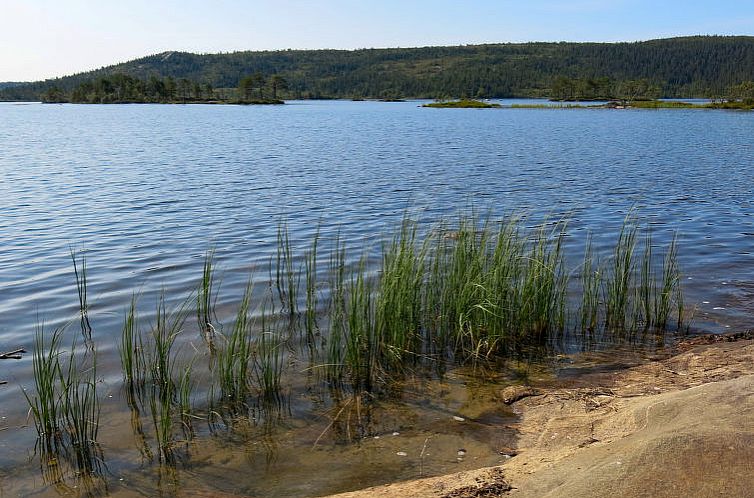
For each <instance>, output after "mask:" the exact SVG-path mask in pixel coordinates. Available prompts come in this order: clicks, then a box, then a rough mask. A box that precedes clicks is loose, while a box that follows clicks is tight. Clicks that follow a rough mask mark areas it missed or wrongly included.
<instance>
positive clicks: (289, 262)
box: [275, 223, 300, 320]
mask: <svg viewBox="0 0 754 498" xmlns="http://www.w3.org/2000/svg"><path fill="white" fill-rule="evenodd" d="M276 262H277V265H276V267H275V269H276V272H275V276H276V279H275V281H276V285H277V290H278V296H279V298H280V304H281V306H282V307H283V309H285V310H287V312H288V314H289V316H290V318H291V320H293V319H294V317H295V316H296V314H297V310H298V289H299V283H300V276H299V273H298V272H297V271H296V269H295V268H294V260H293V254H292V251H291V241H290V236H289V233H288V224H287V223H281V224H279V225H278V232H277V257H276Z"/></svg>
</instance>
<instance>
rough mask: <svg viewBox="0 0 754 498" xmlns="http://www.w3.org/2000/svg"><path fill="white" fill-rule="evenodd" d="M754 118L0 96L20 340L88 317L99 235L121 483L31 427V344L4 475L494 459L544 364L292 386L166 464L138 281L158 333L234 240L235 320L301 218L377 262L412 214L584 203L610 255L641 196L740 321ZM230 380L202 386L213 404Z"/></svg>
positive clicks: (96, 310)
mask: <svg viewBox="0 0 754 498" xmlns="http://www.w3.org/2000/svg"><path fill="white" fill-rule="evenodd" d="M753 128H754V115H752V114H751V113H738V112H695V111H683V110H669V111H640V110H632V111H627V112H610V111H595V110H583V111H581V110H573V111H568V112H555V111H553V112H538V111H537V110H499V111H495V112H477V111H474V110H451V111H449V112H445V111H438V110H434V109H421V108H418V107H417V103H412V102H408V103H399V104H391V105H384V104H380V103H371V102H294V103H291V104H290V105H287V106H280V107H274V108H261V107H260V108H254V107H234V106H149V105H143V106H72V105H64V106H57V105H55V106H53V105H47V106H42V105H29V106H5V105H2V106H0V198H1V199H2V207H1V208H0V247H1V248H2V249H1V250H0V296H2V297H0V350H11V349H15V348H16V347H25V348H26V349H28V350H31V347H32V345H33V337H34V328H35V325H36V323H37V322H38V321H41V320H44V321H45V322H46V323H47V326H48V327H49V328H54V327H56V326H60V325H62V324H63V323H65V322H67V321H73V324H74V326H76V323H77V320H78V317H77V314H76V313H77V293H76V286H75V277H74V275H73V271H72V267H71V264H70V254H69V249H70V248H71V247H73V248H74V249H76V250H83V251H85V253H86V255H87V266H88V273H89V275H88V276H89V301H90V307H91V313H90V319H91V326H92V329H93V339H94V340H95V341H96V343H97V347H98V365H99V366H98V375H99V376H100V377H101V381H102V383H101V386H100V387H99V388H98V389H99V391H100V393H101V394H102V405H103V406H102V417H101V425H102V427H101V429H100V438H101V439H102V447H103V448H104V458H105V460H104V468H103V470H102V471H101V473H100V474H101V475H102V476H104V477H103V478H102V482H99V481H97V482H93V483H86V482H80V480H77V479H76V476H75V473H74V472H72V471H70V469H67V468H66V467H65V462H58V461H56V460H55V459H52V461H51V460H50V459H49V458H48V459H45V458H40V455H35V454H34V449H33V448H34V438H35V435H34V434H33V428H31V429H30V428H28V427H26V428H24V429H17V427H19V426H23V425H25V424H26V411H27V406H26V405H25V400H24V399H23V396H22V394H21V392H20V390H19V389H18V388H16V386H18V385H21V386H23V387H26V388H30V387H31V383H30V379H31V360H30V356H29V355H26V357H25V358H24V359H22V360H20V361H15V360H14V361H12V362H11V360H3V361H2V363H0V369H1V370H0V380H7V381H10V384H8V385H5V386H0V417H2V419H0V420H1V422H0V429H4V428H6V427H8V429H6V430H2V431H1V432H0V448H1V450H0V469H2V470H0V476H2V481H3V484H1V485H0V487H1V489H0V491H2V492H7V493H8V494H11V495H16V494H31V493H33V492H35V491H37V490H43V493H46V494H50V495H56V494H57V492H58V491H60V490H64V489H65V487H69V488H74V487H76V489H85V488H86V487H87V486H90V487H91V491H89V492H87V493H90V494H98V493H102V492H107V493H112V494H116V495H117V494H128V492H133V491H135V492H140V493H142V494H146V495H152V494H154V493H155V492H156V490H159V492H160V493H161V494H163V495H171V494H173V493H175V491H176V490H177V489H189V488H190V489H198V490H200V491H201V490H203V489H206V490H208V492H209V490H221V491H225V492H227V493H233V494H251V495H260V494H265V495H287V494H293V495H316V494H321V493H326V492H334V491H341V490H347V489H354V488H357V487H362V486H367V485H372V484H376V483H379V482H385V481H387V480H395V479H403V478H412V477H417V476H419V475H431V474H437V473H441V472H450V471H453V470H462V469H464V468H471V467H478V466H481V465H491V464H494V463H497V462H498V461H500V460H501V459H502V458H503V457H502V456H501V455H500V454H499V449H500V448H501V447H507V446H509V445H510V444H512V442H511V441H512V437H513V436H512V433H510V432H508V431H506V430H501V429H500V426H505V425H506V424H508V423H509V422H510V421H512V418H511V417H512V414H510V413H509V412H507V411H506V409H505V408H504V407H503V406H502V404H501V403H500V402H499V400H498V399H497V396H496V393H497V391H498V390H499V386H500V385H504V384H505V383H507V382H511V381H515V380H516V379H517V378H520V376H521V375H529V376H530V377H531V378H532V379H535V380H536V379H539V380H542V379H543V378H545V377H547V375H549V374H547V373H546V372H539V371H537V369H536V368H534V367H530V370H526V368H523V369H521V370H517V371H511V370H510V369H509V368H508V367H506V368H505V369H504V371H505V375H503V376H502V377H500V378H493V379H492V380H491V381H489V382H484V383H481V384H479V383H478V381H477V380H478V377H477V376H468V375H466V374H467V372H459V371H451V372H450V373H449V375H448V376H447V377H445V378H443V379H442V380H440V379H438V378H436V377H434V376H432V375H428V376H425V377H422V376H419V377H417V378H411V379H408V380H407V382H408V383H407V384H406V385H404V386H403V388H402V389H401V390H399V392H398V393H397V397H395V398H386V399H379V400H369V399H365V400H361V399H360V400H358V402H357V401H356V400H353V399H351V398H348V397H344V398H343V399H341V400H336V399H334V398H333V396H332V395H331V394H330V393H323V392H320V391H319V390H318V389H315V388H311V387H307V386H306V385H301V386H298V385H292V386H289V388H288V391H287V392H286V395H285V399H284V400H282V403H281V404H280V405H279V406H278V407H277V411H275V410H270V408H269V407H267V408H265V407H262V406H256V407H252V408H251V410H250V412H249V413H247V414H246V415H248V416H247V417H246V418H245V419H242V418H239V417H229V416H228V414H222V413H218V414H217V415H216V416H213V417H210V418H209V419H208V418H207V417H205V418H203V419H193V418H189V419H187V420H186V423H185V424H184V425H177V426H176V427H177V428H178V430H176V431H175V432H173V433H172V434H171V438H172V440H173V441H174V443H175V444H174V446H173V447H174V449H175V452H176V454H175V457H176V463H175V465H166V464H160V462H159V460H160V458H159V456H158V455H159V448H156V447H155V438H156V436H155V429H154V422H153V416H152V414H151V411H150V410H151V408H150V406H149V403H148V402H147V404H146V406H145V405H144V404H143V402H140V403H141V404H140V403H137V402H135V401H134V400H133V399H132V400H130V401H131V403H129V400H128V399H127V394H126V393H125V391H124V390H123V388H122V380H121V373H120V368H119V359H118V349H117V337H118V336H119V334H120V330H121V326H122V322H123V315H124V312H125V310H126V308H127V306H128V302H129V299H130V296H131V292H133V291H134V290H136V291H139V292H140V293H141V295H142V299H141V300H140V302H141V303H146V304H145V307H144V309H140V310H139V311H140V312H141V314H142V318H143V320H144V322H145V326H146V325H147V324H150V323H154V321H155V319H156V315H155V311H154V309H153V308H154V307H153V306H152V304H151V303H154V302H155V300H156V297H157V296H158V295H159V294H160V292H161V291H162V290H163V289H166V291H167V292H166V293H167V295H168V296H177V297H178V298H182V297H183V296H185V295H186V294H187V293H188V291H189V290H191V289H194V288H195V286H196V284H197V283H198V278H199V276H200V275H201V268H202V262H203V257H204V253H205V252H206V251H207V250H208V249H209V248H210V247H215V248H216V258H217V262H218V267H219V268H220V278H219V279H220V283H219V289H220V293H219V296H218V299H217V303H216V313H217V315H218V318H219V320H220V321H221V322H224V323H226V324H229V323H230V317H231V316H232V315H233V313H234V312H235V307H236V305H237V301H238V296H239V295H241V294H242V293H243V288H244V286H245V285H246V282H247V280H248V278H249V274H250V273H251V274H253V276H254V280H255V282H256V283H257V285H258V290H260V291H261V292H264V291H263V289H264V288H265V286H268V285H269V284H270V275H267V274H266V273H265V271H264V270H263V268H266V267H267V264H268V263H269V260H270V258H271V257H273V255H274V251H275V247H276V233H277V232H276V231H277V226H278V223H279V222H280V221H281V220H282V219H283V218H287V219H288V222H289V227H290V229H291V244H292V247H293V248H294V254H295V256H294V259H295V264H296V265H303V263H304V262H303V259H302V254H303V251H304V250H306V249H307V247H306V244H307V243H308V242H309V241H310V240H311V239H312V237H313V235H314V233H315V231H316V230H317V227H318V226H319V227H321V228H320V230H321V233H322V236H323V237H325V238H327V237H329V238H331V239H332V238H334V236H335V234H336V233H339V234H340V237H341V239H342V240H343V241H344V242H345V243H346V244H347V246H348V248H349V250H350V251H349V252H350V254H352V255H353V256H354V257H359V256H361V254H362V253H364V252H366V253H368V254H373V255H376V254H378V249H379V243H380V239H381V235H382V234H383V233H385V232H386V230H388V229H392V228H393V227H394V226H396V224H397V222H398V221H399V220H400V218H401V217H402V215H403V213H404V211H405V210H406V209H410V210H411V211H412V212H415V213H417V215H418V217H420V218H422V219H423V220H426V221H430V222H434V221H437V220H438V219H440V218H441V217H450V216H454V215H455V214H457V213H458V211H459V210H461V209H463V208H465V207H467V206H469V205H475V206H477V207H479V208H483V209H487V208H489V209H490V210H492V212H493V213H492V214H493V215H495V216H498V215H501V214H504V213H507V212H511V211H516V212H525V213H528V215H529V220H530V224H531V225H534V224H537V223H538V222H539V221H541V220H542V219H544V218H546V217H549V218H550V219H559V218H561V217H567V218H568V219H569V223H568V228H567V236H566V238H565V247H564V250H565V253H566V257H567V258H570V259H571V260H573V261H575V262H576V264H578V261H579V258H581V257H582V256H583V246H584V239H585V234H586V233H587V231H591V232H592V233H593V234H594V245H595V249H596V250H598V251H599V250H603V251H604V250H605V249H606V248H608V247H609V246H610V244H612V243H613V241H614V239H615V237H614V235H615V233H616V231H617V230H618V228H619V227H620V225H621V223H622V221H623V219H624V217H625V216H626V213H627V212H628V211H629V210H630V209H631V208H635V209H636V210H637V212H638V213H639V215H640V216H641V217H642V218H643V221H645V222H646V223H647V224H649V225H650V226H652V228H653V238H654V240H655V241H656V242H657V244H660V245H667V243H668V241H669V238H670V237H671V234H672V231H673V230H678V231H679V233H680V252H679V258H680V263H681V267H682V269H683V272H684V279H685V280H684V288H685V290H686V300H687V302H688V303H689V305H690V306H696V307H697V311H696V314H695V324H694V325H695V327H696V328H701V329H706V330H711V331H715V332H721V331H725V330H728V329H732V330H739V329H744V328H747V327H749V326H750V323H751V319H752V315H753V314H754V291H753V290H752V289H753V288H752V285H753V284H752V282H754V264H752V263H753V261H752V240H753V239H752V237H754V235H753V234H754V222H753V220H752V216H753V215H754V209H752V204H751V199H752V198H754V195H753V194H754V192H753V191H752V190H754V184H752V183H751V181H750V178H751V177H752V174H753V173H754V171H752V170H753V169H754V149H753V148H752V145H751V141H750V135H751V130H752V129H753ZM348 264H349V265H351V266H353V265H355V264H356V261H348ZM572 266H574V265H572ZM179 342H180V348H181V351H182V352H184V353H186V355H187V356H189V354H188V353H190V352H191V351H200V350H201V351H204V349H203V348H204V347H205V345H204V343H203V341H202V339H201V337H200V335H199V334H198V333H197V334H194V331H190V332H188V333H187V334H186V335H185V336H184V337H182V338H181V340H180V341H179ZM596 362H597V363H599V364H601V365H603V367H602V368H608V367H605V366H604V365H605V364H609V363H610V362H609V361H608V359H607V358H599V359H597V360H596ZM619 363H620V362H619ZM617 366H618V367H620V365H617ZM292 368H296V369H298V371H306V370H307V368H309V365H298V364H294V365H292ZM582 369H583V367H578V368H577V367H575V366H573V365H567V364H558V363H556V368H555V371H559V372H560V374H561V375H571V374H574V373H575V372H577V371H580V370H582ZM547 371H551V370H549V369H548V370H547ZM514 374H515V375H514ZM196 375H197V382H199V381H201V376H202V375H207V373H206V372H202V371H201V369H197V372H196ZM210 396H211V393H209V392H197V393H196V394H195V397H194V403H195V404H196V405H198V406H199V407H206V406H207V399H208V398H209V397H210ZM349 399H351V400H350V401H349ZM128 406H131V409H128V408H127V407H128ZM454 417H455V418H454ZM457 419H463V421H459V420H457ZM208 420H209V421H208ZM180 427H183V428H185V429H186V430H185V431H184V430H182V429H180ZM394 433H397V435H393V434H394ZM315 443H316V444H315ZM461 453H463V454H462V455H461ZM459 459H460V460H459ZM40 464H41V465H42V467H41V469H40ZM9 469H12V470H9ZM323 469H326V471H323ZM40 470H41V472H40ZM11 474H12V477H11ZM95 477H96V476H95ZM94 480H95V481H96V480H97V479H94ZM103 485H104V486H106V487H107V489H105V490H104V491H103V490H102V489H101V487H102V486H103ZM56 489H57V490H58V491H56ZM77 492H78V491H77Z"/></svg>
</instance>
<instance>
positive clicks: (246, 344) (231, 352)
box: [215, 279, 253, 404]
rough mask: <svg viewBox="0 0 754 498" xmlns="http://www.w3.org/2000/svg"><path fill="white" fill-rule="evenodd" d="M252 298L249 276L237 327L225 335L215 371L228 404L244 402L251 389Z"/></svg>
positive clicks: (237, 319)
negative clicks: (250, 317)
mask: <svg viewBox="0 0 754 498" xmlns="http://www.w3.org/2000/svg"><path fill="white" fill-rule="evenodd" d="M251 298H252V281H251V279H249V281H248V283H247V284H246V290H245V291H244V294H243V298H242V299H241V303H240V305H239V306H238V311H237V312H236V319H235V322H234V324H233V329H232V330H231V333H230V335H229V336H228V337H223V344H222V346H221V347H220V348H218V351H217V362H216V365H215V374H216V376H217V382H218V384H219V389H220V393H221V397H222V399H223V401H224V402H226V403H233V404H238V403H241V402H243V401H244V400H245V399H246V397H247V396H248V395H249V392H250V385H249V363H250V362H251V359H252V356H253V354H252V353H253V350H252V343H251V330H250V328H251V322H250V320H249V311H250V309H249V307H250V305H251Z"/></svg>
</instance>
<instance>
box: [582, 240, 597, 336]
mask: <svg viewBox="0 0 754 498" xmlns="http://www.w3.org/2000/svg"><path fill="white" fill-rule="evenodd" d="M601 284H602V282H601V272H600V269H599V262H595V260H594V251H593V248H592V234H591V233H590V234H588V235H587V239H586V247H585V249H584V263H583V264H582V266H581V286H582V292H581V310H580V311H581V312H580V315H581V331H582V332H588V333H594V332H595V331H596V330H597V326H598V319H599V318H598V317H599V306H600V288H601Z"/></svg>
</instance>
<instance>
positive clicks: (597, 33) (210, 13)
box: [0, 0, 754, 81]
mask: <svg viewBox="0 0 754 498" xmlns="http://www.w3.org/2000/svg"><path fill="white" fill-rule="evenodd" d="M692 34H743V35H754V0H718V1H698V0H686V1H680V0H653V1H650V0H572V1H555V0H528V1H506V0H498V1H493V0H476V1H475V0H470V1H449V0H435V1H425V0H417V1H411V0H403V1H397V0H381V1H380V0H378V1H369V2H367V1H345V0H318V1H308V0H249V1H241V0H217V1H211V0H210V1H207V0H202V1H199V0H181V1H178V0H167V1H160V0H151V1H148V0H131V1H128V0H120V1H118V2H114V1H113V2H111V1H108V0H0V81H25V80H34V79H41V78H47V77H54V76H62V75H65V74H71V73H74V72H79V71H84V70H88V69H94V68H97V67H101V66H104V65H109V64H112V63H115V62H122V61H126V60H129V59H133V58H136V57H141V56H144V55H148V54H152V53H158V52H162V51H165V50H186V51H192V52H221V51H233V50H264V49H273V50H274V49H286V48H364V47H413V46H426V45H458V44H472V43H488V42H489V43H492V42H520V41H635V40H646V39H651V38H663V37H669V36H679V35H692Z"/></svg>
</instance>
